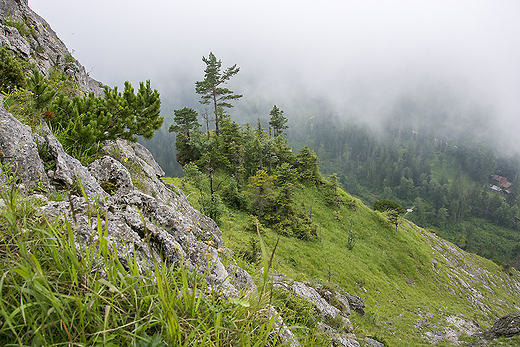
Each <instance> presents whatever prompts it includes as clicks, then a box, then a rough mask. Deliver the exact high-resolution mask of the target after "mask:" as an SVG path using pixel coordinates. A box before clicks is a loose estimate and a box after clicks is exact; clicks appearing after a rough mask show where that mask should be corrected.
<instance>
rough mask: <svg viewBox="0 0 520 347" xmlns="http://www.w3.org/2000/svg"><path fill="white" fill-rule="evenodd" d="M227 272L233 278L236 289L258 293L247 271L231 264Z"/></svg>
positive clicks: (232, 281)
mask: <svg viewBox="0 0 520 347" xmlns="http://www.w3.org/2000/svg"><path fill="white" fill-rule="evenodd" d="M226 271H227V272H228V273H229V275H230V276H231V283H232V284H233V285H234V286H235V288H237V289H238V290H244V291H252V292H254V291H256V284H255V282H253V278H252V277H251V275H250V274H249V273H248V272H247V271H246V270H244V269H242V268H240V267H238V266H236V265H233V264H231V265H229V266H228V267H227V268H226Z"/></svg>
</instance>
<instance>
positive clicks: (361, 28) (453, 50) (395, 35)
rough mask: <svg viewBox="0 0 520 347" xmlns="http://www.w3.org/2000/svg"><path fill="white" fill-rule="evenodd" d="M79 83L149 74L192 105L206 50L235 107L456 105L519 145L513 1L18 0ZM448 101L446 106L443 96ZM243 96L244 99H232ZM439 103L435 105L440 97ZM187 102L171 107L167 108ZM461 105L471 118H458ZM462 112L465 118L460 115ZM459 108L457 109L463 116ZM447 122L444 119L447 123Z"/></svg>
mask: <svg viewBox="0 0 520 347" xmlns="http://www.w3.org/2000/svg"><path fill="white" fill-rule="evenodd" d="M29 6H30V7H31V8H32V9H33V10H35V11H36V12H37V13H38V14H40V15H41V16H42V17H44V18H45V19H46V20H47V21H48V22H49V23H50V24H51V26H52V28H53V29H54V30H55V31H56V32H57V34H58V36H59V37H60V38H61V39H62V40H63V41H64V42H65V44H66V45H67V46H68V47H69V49H70V50H71V51H73V55H74V57H75V58H77V59H78V60H79V61H80V62H81V63H82V64H83V65H84V66H85V67H86V69H87V71H91V72H90V73H91V76H93V77H94V78H96V79H98V80H100V81H102V82H103V83H105V84H108V85H122V84H123V82H124V80H130V81H131V82H132V83H134V84H136V83H137V82H139V81H144V80H147V79H150V80H151V81H152V86H153V87H155V88H158V89H159V91H160V92H161V94H162V95H163V99H164V98H170V99H171V100H174V102H180V100H186V96H189V97H191V98H192V100H193V102H194V103H196V100H197V95H195V93H194V81H197V80H201V79H202V78H203V70H204V67H205V65H204V63H203V62H202V61H201V58H202V56H207V55H208V53H209V52H210V51H212V52H213V53H214V54H215V55H216V56H217V57H218V58H219V59H222V61H223V67H227V66H230V65H232V64H235V63H236V64H237V65H238V66H239V67H240V68H241V70H240V73H239V74H238V75H237V76H236V77H234V79H233V81H232V82H231V83H230V88H231V89H233V90H235V91H236V92H238V93H243V94H245V96H244V98H243V99H242V100H240V101H239V102H246V103H247V102H252V103H254V102H261V103H266V104H267V105H273V104H277V105H279V106H280V107H282V108H284V103H289V100H293V101H294V100H297V99H298V96H302V95H304V96H305V97H307V96H314V97H318V98H322V99H324V100H326V101H327V102H328V103H330V104H331V105H333V108H334V109H335V110H336V111H337V112H338V113H344V112H347V113H350V114H353V115H355V116H356V117H359V118H364V119H365V120H366V121H368V122H370V123H373V124H377V123H378V120H379V119H380V118H379V117H380V116H383V115H386V114H387V113H388V112H389V110H390V109H391V108H392V107H393V105H394V103H395V100H396V98H398V97H401V96H403V95H406V96H411V97H412V98H417V99H421V98H423V99H425V98H426V99H428V98H429V96H428V95H430V94H432V93H433V94H435V93H437V94H443V93H444V94H446V93H447V94H449V95H450V98H451V99H453V98H455V100H457V102H458V103H460V104H461V105H462V106H461V105H458V106H457V110H458V111H457V112H455V113H454V114H455V116H456V115H457V114H459V116H460V117H461V118H460V120H459V119H452V121H455V122H456V121H460V122H467V126H468V127H469V126H472V125H473V124H472V121H471V119H468V117H472V116H471V115H472V114H473V113H475V112H474V110H479V109H480V110H484V111H482V112H480V113H479V112H476V113H477V114H481V115H482V114H484V118H486V119H488V120H489V122H490V123H488V124H486V128H485V129H482V130H483V131H488V132H489V131H495V132H499V133H500V137H501V138H503V139H508V142H507V143H508V144H509V145H510V146H514V147H515V148H516V149H520V145H519V144H518V143H517V141H516V134H517V133H518V131H519V130H520V117H519V115H520V40H519V39H518V35H519V34H520V20H519V19H518V18H520V2H519V1H516V0H511V1H497V0H495V1H477V0H472V1H453V0H451V1H413V0H410V1H359V0H358V1H339V0H338V1H330V0H321V1H305V0H298V1H296V0H278V1H274V0H273V1H272V0H267V1H248V0H236V1H232V0H225V1H215V0H213V1H211V0H190V1H187V0H183V1H176V0H175V1H171V0H148V1H135V0H124V1H123V0H103V1H100V0H88V1H87V0H74V1H70V0H68V1H65V0H29ZM450 98H448V99H450ZM244 100H245V101H244ZM440 100H441V101H440V102H441V103H442V102H443V101H442V100H443V99H440ZM184 106H194V105H183V104H179V105H175V108H181V107H184ZM469 110H473V111H469ZM472 112H473V113H472ZM463 113H467V114H463ZM455 116H454V117H455Z"/></svg>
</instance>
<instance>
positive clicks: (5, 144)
mask: <svg viewBox="0 0 520 347" xmlns="http://www.w3.org/2000/svg"><path fill="white" fill-rule="evenodd" d="M0 151H1V153H0V159H1V161H2V164H4V168H5V169H9V170H10V171H11V173H12V174H15V175H16V176H17V177H18V178H19V179H20V180H21V182H22V183H23V184H24V186H25V187H27V188H29V187H34V186H38V184H41V185H43V186H44V187H45V188H49V180H48V178H47V175H46V174H45V169H44V164H43V161H42V160H41V159H40V156H39V154H38V146H37V144H36V142H35V141H34V135H33V133H32V130H31V127H30V126H28V125H25V124H22V123H21V122H20V121H18V120H17V119H16V118H14V117H13V116H12V115H11V114H10V113H8V112H7V111H6V110H5V108H4V107H3V106H1V105H0ZM7 166H8V167H9V168H7Z"/></svg>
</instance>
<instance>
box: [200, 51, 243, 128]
mask: <svg viewBox="0 0 520 347" xmlns="http://www.w3.org/2000/svg"><path fill="white" fill-rule="evenodd" d="M202 61H203V62H204V63H205V64H206V69H205V70H204V80H202V81H198V82H195V91H196V92H197V94H199V95H200V96H201V99H202V100H201V101H200V103H201V104H203V105H212V106H213V112H214V116H215V127H216V131H217V134H218V132H219V124H220V120H221V118H222V116H223V115H224V108H230V107H233V105H232V104H231V103H230V102H229V101H231V100H237V99H240V98H241V97H242V95H240V94H235V93H234V92H233V91H231V90H229V89H228V88H223V87H221V86H222V85H224V84H226V83H227V81H228V80H229V79H231V77H233V76H235V75H236V74H237V73H238V72H239V71H240V68H239V67H237V65H236V64H235V65H233V66H231V67H228V68H227V69H225V70H224V71H221V66H222V61H221V60H220V59H219V60H217V57H215V55H214V54H213V53H212V52H210V53H209V56H208V57H207V58H206V57H202Z"/></svg>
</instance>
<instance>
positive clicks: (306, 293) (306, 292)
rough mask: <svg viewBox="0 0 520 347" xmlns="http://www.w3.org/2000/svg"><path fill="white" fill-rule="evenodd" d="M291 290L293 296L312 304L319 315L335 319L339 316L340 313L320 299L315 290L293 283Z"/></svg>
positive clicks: (299, 283)
mask: <svg viewBox="0 0 520 347" xmlns="http://www.w3.org/2000/svg"><path fill="white" fill-rule="evenodd" d="M291 289H292V291H293V292H294V293H295V294H298V295H299V296H301V297H304V298H306V299H307V300H309V301H310V302H312V303H313V304H314V306H316V308H317V309H318V311H320V313H322V314H324V315H328V316H330V317H332V318H335V317H336V316H337V315H340V314H341V311H340V310H339V309H337V308H336V307H334V306H332V305H329V303H328V302H327V301H325V299H323V298H322V297H321V295H320V294H319V293H318V292H317V291H316V289H314V288H312V287H310V286H307V285H306V284H305V283H302V282H296V281H295V282H294V283H293V284H292V286H291Z"/></svg>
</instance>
